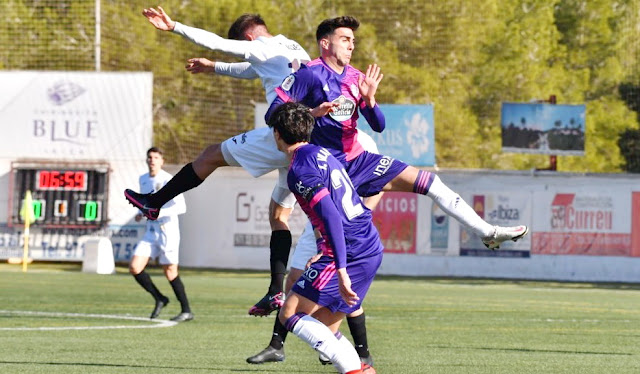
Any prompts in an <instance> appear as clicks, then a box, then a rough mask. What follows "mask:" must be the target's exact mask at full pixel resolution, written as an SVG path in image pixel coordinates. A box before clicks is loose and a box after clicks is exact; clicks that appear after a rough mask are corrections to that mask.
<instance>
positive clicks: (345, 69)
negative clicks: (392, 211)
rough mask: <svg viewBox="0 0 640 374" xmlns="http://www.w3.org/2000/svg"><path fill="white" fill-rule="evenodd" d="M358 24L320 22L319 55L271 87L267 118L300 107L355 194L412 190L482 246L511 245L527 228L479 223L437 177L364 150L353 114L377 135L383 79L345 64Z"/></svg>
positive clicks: (353, 21) (316, 141)
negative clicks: (308, 110) (282, 108)
mask: <svg viewBox="0 0 640 374" xmlns="http://www.w3.org/2000/svg"><path fill="white" fill-rule="evenodd" d="M359 25H360V24H359V22H358V20H356V19H355V18H353V17H350V16H342V17H337V18H332V19H327V20H324V21H323V22H322V23H320V25H319V26H318V28H317V30H316V40H317V42H318V47H319V49H320V57H319V58H317V59H315V60H312V61H310V62H309V63H308V64H307V65H306V66H303V67H302V68H301V69H300V70H298V71H297V72H296V73H293V74H292V75H290V76H289V77H287V78H286V79H285V80H284V81H283V82H282V85H280V87H278V88H277V89H276V92H277V94H278V97H277V98H276V99H275V100H274V101H273V103H271V106H270V107H269V110H268V111H267V114H266V119H267V121H268V120H269V118H270V116H271V114H272V113H273V112H274V111H275V110H276V109H277V108H278V107H279V106H280V105H282V103H284V102H288V101H297V102H300V103H303V104H305V105H306V106H308V107H309V108H314V109H313V110H312V113H313V115H314V116H315V117H316V125H315V127H314V130H313V132H312V134H311V143H313V144H317V145H320V146H323V147H326V148H327V149H328V150H329V151H330V152H331V153H332V154H333V155H334V156H335V157H336V158H337V159H338V160H339V161H341V162H342V163H343V164H344V166H345V169H346V170H347V173H348V174H349V177H350V178H351V180H352V182H353V184H354V186H356V189H357V192H358V195H360V196H371V195H375V194H376V193H378V192H380V191H381V190H384V191H405V192H414V193H419V194H423V195H427V196H429V197H430V198H431V199H433V200H434V202H435V203H436V204H437V205H438V206H439V207H440V208H441V209H442V210H443V211H445V212H446V213H447V214H448V215H450V216H452V217H453V218H455V219H456V220H457V221H458V222H460V224H462V225H463V226H464V227H465V228H466V229H468V230H469V231H471V232H473V233H475V234H476V235H478V236H479V237H480V238H482V242H483V243H484V245H485V246H486V247H487V248H490V249H496V248H499V246H500V244H501V243H503V242H504V241H507V240H513V241H516V240H518V239H520V238H522V237H524V236H525V235H526V234H527V233H528V232H529V228H528V227H527V226H514V227H501V226H493V225H491V224H489V223H488V222H486V221H484V220H483V219H482V218H481V217H480V216H478V214H477V213H476V212H475V211H474V210H473V209H472V208H471V207H470V206H469V205H468V204H467V203H466V202H465V201H464V200H463V199H462V198H461V197H460V196H459V195H458V194H457V193H455V192H454V191H452V190H451V189H449V188H448V187H447V186H446V185H445V184H444V183H442V181H441V180H440V178H439V177H438V176H437V175H435V174H434V173H431V172H429V171H425V170H419V169H417V168H415V167H412V166H408V165H406V164H404V163H402V162H401V161H398V160H394V159H393V158H391V157H389V156H384V155H376V154H372V153H369V152H367V151H364V150H363V149H362V147H361V146H360V145H359V143H358V139H357V132H356V120H357V119H358V110H360V113H362V115H363V116H364V117H365V119H366V120H367V122H368V123H369V125H370V126H371V128H372V129H373V130H374V131H376V132H381V131H383V130H384V127H385V122H384V116H383V115H382V112H381V111H380V109H379V108H378V105H377V103H376V99H375V94H376V91H377V89H378V84H379V83H380V81H381V80H382V78H383V75H382V74H381V73H380V69H379V68H378V66H377V65H370V66H369V67H368V68H367V71H366V73H362V72H360V71H359V70H357V69H355V68H354V67H353V66H351V65H349V62H350V61H351V56H352V53H353V50H354V48H355V37H354V32H355V31H356V30H357V29H358V27H359Z"/></svg>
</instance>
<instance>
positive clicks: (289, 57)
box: [173, 22, 311, 103]
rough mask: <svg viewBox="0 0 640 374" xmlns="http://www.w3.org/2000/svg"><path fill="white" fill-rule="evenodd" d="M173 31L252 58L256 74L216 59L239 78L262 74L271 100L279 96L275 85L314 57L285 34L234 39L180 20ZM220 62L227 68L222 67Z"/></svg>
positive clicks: (227, 51) (218, 71)
mask: <svg viewBox="0 0 640 374" xmlns="http://www.w3.org/2000/svg"><path fill="white" fill-rule="evenodd" d="M173 32H175V33H176V34H180V35H182V36H184V37H185V38H187V39H189V40H190V41H192V42H193V43H195V44H197V45H199V46H201V47H205V48H208V49H211V50H214V51H221V52H225V53H228V54H231V55H234V56H236V57H240V58H242V59H244V60H245V61H247V62H249V63H250V64H251V66H250V69H251V70H253V72H254V73H255V75H253V74H249V73H247V71H246V69H245V70H244V71H242V73H240V72H237V73H232V71H230V70H229V68H228V66H229V64H226V65H225V64H223V63H218V62H216V73H220V74H226V75H231V76H236V77H238V78H249V77H252V76H257V77H259V78H260V80H261V81H262V86H263V87H264V90H265V96H266V99H267V102H268V103H270V102H272V101H273V99H275V98H276V92H275V89H276V87H278V86H280V84H281V83H282V81H283V80H284V78H286V77H287V76H288V75H289V74H291V73H293V72H295V71H297V70H298V69H299V68H300V65H302V64H305V63H307V62H309V61H310V60H311V58H310V57H309V54H308V53H307V52H306V51H305V50H304V48H302V47H301V46H300V44H298V42H296V41H294V40H291V39H289V38H287V37H285V36H283V35H276V36H273V37H264V36H261V37H259V38H257V39H255V40H252V41H248V40H232V39H225V38H222V37H221V36H219V35H217V34H214V33H212V32H209V31H206V30H202V29H198V28H195V27H190V26H186V25H183V24H181V23H180V22H176V26H175V28H174V30H173ZM218 65H220V67H221V68H223V69H225V71H220V70H219V68H218Z"/></svg>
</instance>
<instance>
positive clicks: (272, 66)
mask: <svg viewBox="0 0 640 374" xmlns="http://www.w3.org/2000/svg"><path fill="white" fill-rule="evenodd" d="M143 15H144V16H145V17H147V19H148V20H149V22H151V23H152V24H153V25H154V26H155V27H156V28H157V29H159V30H163V31H171V32H174V33H176V34H179V35H182V36H183V37H185V38H187V39H188V40H190V41H192V42H194V43H196V44H198V45H200V46H202V47H205V48H208V49H211V50H215V51H221V52H225V53H228V54H230V55H232V56H236V57H240V58H243V59H244V60H245V62H240V63H231V64H229V63H223V62H219V61H216V62H211V61H208V60H205V59H191V60H189V61H190V62H189V65H188V66H187V70H190V71H192V72H194V73H197V72H204V71H208V72H212V69H213V71H215V73H217V74H223V75H229V76H232V77H236V78H248V79H252V78H260V80H261V81H262V85H263V87H264V89H265V96H266V100H267V102H268V103H270V102H271V101H272V100H273V99H274V98H275V91H274V89H275V88H276V87H278V86H279V85H280V83H281V82H282V79H284V77H286V76H287V75H289V74H291V73H292V72H294V71H296V70H297V69H298V68H299V67H300V65H301V64H303V63H305V62H307V61H309V59H310V57H309V55H308V54H307V52H306V51H305V50H304V48H302V47H301V46H300V44H298V43H297V42H295V41H293V40H291V39H288V38H286V37H285V36H283V35H276V36H273V35H271V34H270V33H269V31H268V29H267V26H266V24H265V22H264V20H263V19H262V18H261V17H260V16H259V15H257V14H244V15H242V16H240V17H239V18H238V19H237V20H236V21H235V22H234V23H233V24H232V25H231V27H230V29H229V38H228V39H225V38H222V37H220V36H219V35H216V34H214V33H211V32H208V31H205V30H201V29H197V28H194V27H189V26H186V25H183V24H181V23H179V22H175V21H173V20H172V19H171V18H170V17H169V16H168V15H167V14H166V12H165V11H164V10H163V9H162V8H161V7H158V9H154V8H149V9H144V10H143ZM205 65H206V67H208V69H207V68H206V67H205ZM221 166H241V167H243V168H244V169H245V170H247V171H248V172H249V173H250V174H251V175H252V176H253V177H256V178H257V177H260V176H262V175H264V174H266V173H268V172H270V171H272V170H276V169H279V173H280V177H279V181H278V183H277V185H276V186H275V187H274V190H273V193H272V198H271V201H270V204H269V213H270V214H269V223H270V225H271V231H272V233H271V242H270V268H271V282H270V285H269V289H268V291H267V294H266V295H265V296H264V297H263V298H262V299H261V300H260V301H259V302H258V303H256V305H254V306H253V307H251V309H250V310H249V314H252V315H257V316H263V315H268V314H269V313H271V312H273V311H274V310H276V309H278V308H279V307H280V306H281V305H282V303H283V300H284V292H283V281H284V277H285V274H286V268H287V261H288V259H289V252H290V250H291V232H290V231H289V225H288V219H289V215H290V214H291V210H292V209H293V206H294V204H295V198H294V197H293V196H292V195H291V192H290V191H289V190H288V188H287V186H286V179H285V178H286V173H287V169H286V167H285V166H286V160H285V156H284V154H283V153H282V152H280V151H278V149H277V148H276V144H275V141H274V140H273V134H272V132H271V131H270V130H269V129H268V128H266V127H265V128H261V129H256V130H252V131H249V132H247V133H244V134H241V135H238V136H234V137H232V138H230V139H227V140H225V141H224V142H222V143H221V144H213V145H210V146H208V147H207V148H205V149H204V150H203V151H202V153H201V154H200V155H199V156H198V157H197V158H196V159H195V160H194V161H193V162H191V163H189V164H187V165H185V166H184V167H183V168H182V170H180V171H179V172H178V174H176V176H175V177H174V178H173V179H172V180H171V181H170V182H169V183H168V184H167V186H166V187H165V188H163V189H162V190H160V191H158V192H157V193H155V194H153V195H150V196H139V195H136V194H135V193H133V192H132V191H131V192H129V193H125V195H127V199H129V201H130V202H131V203H132V204H134V205H136V206H138V207H140V208H141V209H142V210H143V211H144V212H145V213H146V214H147V217H149V218H150V219H153V215H154V214H156V213H157V210H158V209H159V208H160V207H161V206H162V204H164V203H165V202H166V201H168V200H170V199H171V198H172V197H173V196H175V195H177V194H179V193H182V192H185V191H187V190H190V189H191V188H194V187H196V186H198V185H199V184H200V183H202V182H203V181H204V179H205V178H207V177H208V176H209V175H210V174H211V173H213V172H214V171H215V170H216V169H217V168H218V167H221ZM147 208H149V209H147Z"/></svg>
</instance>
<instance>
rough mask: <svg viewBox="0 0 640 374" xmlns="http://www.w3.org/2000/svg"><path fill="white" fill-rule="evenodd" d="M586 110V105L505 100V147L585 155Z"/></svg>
mask: <svg viewBox="0 0 640 374" xmlns="http://www.w3.org/2000/svg"><path fill="white" fill-rule="evenodd" d="M585 110H586V108H585V105H554V104H544V103H502V111H501V120H500V124H501V127H502V150H503V151H504V152H518V153H542V154H552V155H562V154H564V155H584V138H585Z"/></svg>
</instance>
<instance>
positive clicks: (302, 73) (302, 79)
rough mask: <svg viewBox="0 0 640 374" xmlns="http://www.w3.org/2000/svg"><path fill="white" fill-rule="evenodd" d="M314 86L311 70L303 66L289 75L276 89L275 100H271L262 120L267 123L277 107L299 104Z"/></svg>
mask: <svg viewBox="0 0 640 374" xmlns="http://www.w3.org/2000/svg"><path fill="white" fill-rule="evenodd" d="M314 84H315V76H314V74H313V71H311V69H308V68H307V67H306V66H305V65H303V66H302V67H301V68H300V70H298V71H297V72H295V73H293V74H291V75H289V76H288V77H286V78H285V79H284V80H283V81H282V84H281V85H280V87H277V88H276V95H277V96H276V98H275V99H274V100H273V102H272V103H271V105H270V106H269V109H268V110H267V113H266V114H265V116H264V118H265V121H266V123H269V118H271V114H272V113H273V111H275V110H276V108H277V107H279V106H280V105H282V104H283V103H287V102H289V101H295V102H301V101H303V99H304V98H305V97H306V96H307V95H308V94H309V92H310V91H311V90H312V89H313V87H314Z"/></svg>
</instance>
